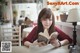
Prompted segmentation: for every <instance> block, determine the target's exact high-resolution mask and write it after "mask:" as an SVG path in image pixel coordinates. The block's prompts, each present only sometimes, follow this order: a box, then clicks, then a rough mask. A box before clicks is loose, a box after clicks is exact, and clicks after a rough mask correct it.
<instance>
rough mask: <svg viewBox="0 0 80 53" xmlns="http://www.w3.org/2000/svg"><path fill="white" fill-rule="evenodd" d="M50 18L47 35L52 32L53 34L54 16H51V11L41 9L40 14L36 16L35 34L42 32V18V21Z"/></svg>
mask: <svg viewBox="0 0 80 53" xmlns="http://www.w3.org/2000/svg"><path fill="white" fill-rule="evenodd" d="M51 16H52V25H51V26H50V28H49V31H48V32H49V34H51V33H52V32H54V24H55V21H54V15H53V13H52V11H51V9H50V8H43V9H42V10H41V12H40V13H39V16H38V31H37V33H40V32H43V31H44V29H43V25H42V23H41V19H42V18H43V19H47V18H48V19H50V18H51Z"/></svg>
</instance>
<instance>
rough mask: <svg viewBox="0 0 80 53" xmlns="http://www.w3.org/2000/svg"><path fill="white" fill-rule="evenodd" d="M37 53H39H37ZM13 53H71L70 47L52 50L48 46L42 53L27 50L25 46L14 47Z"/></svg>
mask: <svg viewBox="0 0 80 53" xmlns="http://www.w3.org/2000/svg"><path fill="white" fill-rule="evenodd" d="M36 51H37V52H36ZM11 53H69V50H68V45H65V46H62V47H59V48H55V49H54V48H51V49H50V47H49V46H48V47H46V48H45V51H44V49H41V52H38V50H37V49H36V50H35V48H33V50H31V49H29V48H26V47H25V46H20V47H19V46H13V47H12V52H11Z"/></svg>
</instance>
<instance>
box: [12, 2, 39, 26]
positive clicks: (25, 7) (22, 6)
mask: <svg viewBox="0 0 80 53" xmlns="http://www.w3.org/2000/svg"><path fill="white" fill-rule="evenodd" d="M13 10H17V12H18V15H17V17H16V19H17V22H16V23H17V24H18V20H19V18H20V14H21V11H25V15H24V18H25V17H26V16H27V17H28V18H30V19H31V20H32V21H36V20H37V17H38V13H37V12H38V11H37V4H36V3H18V4H13Z"/></svg>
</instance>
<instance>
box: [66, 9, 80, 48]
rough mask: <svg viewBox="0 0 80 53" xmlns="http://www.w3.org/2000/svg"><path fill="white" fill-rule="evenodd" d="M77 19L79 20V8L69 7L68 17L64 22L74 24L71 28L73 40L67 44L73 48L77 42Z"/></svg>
mask: <svg viewBox="0 0 80 53" xmlns="http://www.w3.org/2000/svg"><path fill="white" fill-rule="evenodd" d="M79 21H80V15H79V9H77V8H73V9H71V10H70V11H69V14H68V18H67V20H66V22H70V23H72V25H73V26H74V29H73V42H72V44H71V45H70V46H69V47H71V49H73V48H74V46H75V45H76V43H77V41H76V37H77V34H76V26H77V22H79Z"/></svg>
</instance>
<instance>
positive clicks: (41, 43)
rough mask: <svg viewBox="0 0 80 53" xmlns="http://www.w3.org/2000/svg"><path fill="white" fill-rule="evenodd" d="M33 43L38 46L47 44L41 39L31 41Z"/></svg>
mask: <svg viewBox="0 0 80 53" xmlns="http://www.w3.org/2000/svg"><path fill="white" fill-rule="evenodd" d="M33 44H34V45H38V46H39V47H41V46H45V45H47V44H46V43H45V42H44V41H43V42H37V40H35V41H34V42H33Z"/></svg>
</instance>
